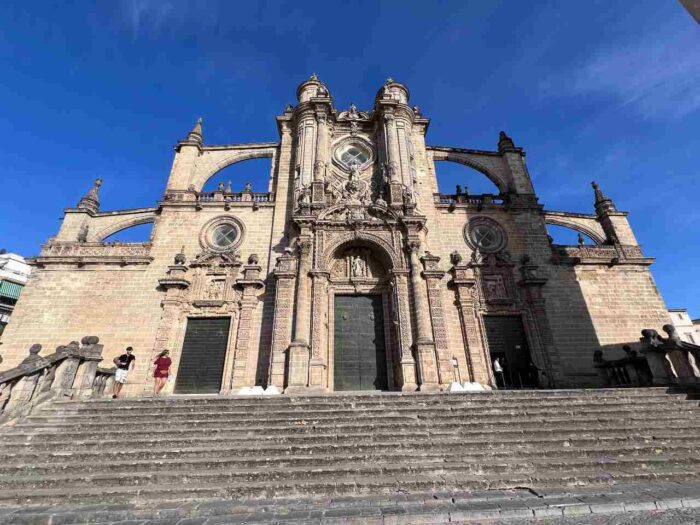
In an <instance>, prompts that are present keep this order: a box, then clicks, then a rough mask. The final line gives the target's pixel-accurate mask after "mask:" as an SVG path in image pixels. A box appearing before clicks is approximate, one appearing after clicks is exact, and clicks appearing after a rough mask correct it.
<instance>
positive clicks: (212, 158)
mask: <svg viewBox="0 0 700 525" xmlns="http://www.w3.org/2000/svg"><path fill="white" fill-rule="evenodd" d="M276 152H277V145H274V146H271V145H264V146H260V147H251V148H246V149H231V150H224V151H207V152H205V153H204V155H203V159H202V162H200V163H198V169H197V170H195V173H194V174H193V175H192V178H191V179H190V184H191V185H193V186H194V188H195V190H197V191H201V190H202V188H203V187H204V185H205V184H206V183H207V181H208V180H209V179H211V178H212V177H213V176H214V175H216V174H217V173H218V172H220V171H221V170H223V169H224V168H227V167H229V166H231V165H233V164H236V163H238V162H243V161H246V160H251V159H261V158H269V159H273V161H274V157H275V154H276ZM200 166H201V167H200Z"/></svg>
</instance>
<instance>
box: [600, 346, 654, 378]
mask: <svg viewBox="0 0 700 525" xmlns="http://www.w3.org/2000/svg"><path fill="white" fill-rule="evenodd" d="M622 349H623V350H624V352H625V357H623V358H621V359H614V360H610V361H608V360H606V359H604V358H603V351H602V350H596V351H595V352H593V366H594V367H595V368H596V369H597V370H598V373H599V374H600V380H601V383H602V384H603V386H604V387H624V386H629V387H639V386H650V385H651V384H652V374H651V370H650V369H649V364H648V363H647V360H646V358H644V357H640V356H639V355H637V352H636V351H634V350H632V349H631V348H630V347H629V346H627V345H625V346H623V347H622Z"/></svg>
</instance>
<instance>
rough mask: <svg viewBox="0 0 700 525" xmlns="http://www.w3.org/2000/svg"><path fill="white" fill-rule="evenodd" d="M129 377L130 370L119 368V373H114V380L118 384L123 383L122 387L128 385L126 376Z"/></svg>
mask: <svg viewBox="0 0 700 525" xmlns="http://www.w3.org/2000/svg"><path fill="white" fill-rule="evenodd" d="M128 375H129V371H128V370H123V369H121V368H117V371H116V372H115V373H114V380H115V381H116V382H117V383H121V384H122V385H123V384H124V383H126V376H128Z"/></svg>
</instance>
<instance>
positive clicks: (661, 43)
mask: <svg viewBox="0 0 700 525" xmlns="http://www.w3.org/2000/svg"><path fill="white" fill-rule="evenodd" d="M312 72H316V73H317V74H318V75H319V76H320V77H321V78H322V79H323V80H324V81H325V82H326V83H327V84H328V85H329V87H330V89H331V93H332V95H333V97H334V99H335V103H336V106H337V107H339V108H343V107H347V106H348V105H349V104H350V102H354V103H355V104H357V105H358V107H360V108H368V107H370V106H371V103H372V100H373V97H374V94H375V92H376V90H377V89H378V87H379V86H380V85H381V84H382V82H383V81H384V80H385V79H386V77H387V76H391V77H393V78H394V79H396V80H399V81H401V82H404V83H405V84H407V85H408V86H409V88H410V90H411V97H412V98H411V102H412V103H413V104H417V105H418V106H420V108H421V111H422V112H423V113H424V114H425V115H426V116H429V117H430V118H432V124H431V126H430V129H429V133H428V141H429V143H430V144H436V145H438V144H439V145H450V146H461V147H469V148H477V149H494V148H495V145H496V142H497V138H498V131H499V130H501V129H504V130H506V131H507V132H508V133H509V134H510V135H511V136H512V137H513V138H514V140H515V141H516V143H517V144H518V145H521V146H523V147H524V148H525V149H526V151H527V153H528V157H527V161H528V167H529V170H530V173H531V175H532V177H533V180H534V183H535V188H536V191H537V192H538V194H539V196H540V200H541V201H542V202H543V203H544V204H545V205H546V206H547V208H549V209H560V210H572V211H582V212H590V211H592V192H591V189H590V181H591V180H596V181H598V182H599V183H600V185H601V186H602V188H603V189H604V190H605V192H606V193H608V194H609V195H610V196H611V197H613V198H614V200H615V202H616V204H617V206H618V208H620V209H623V210H627V211H629V212H630V214H631V215H630V220H631V222H632V225H633V227H634V229H635V232H636V234H637V237H638V239H639V242H640V243H641V244H642V245H643V246H644V250H645V252H646V253H647V254H648V255H651V256H655V257H656V258H657V261H656V263H655V265H654V266H653V270H654V276H655V278H656V280H657V283H658V285H659V287H660V289H661V292H662V294H663V296H664V298H665V299H666V302H667V304H668V306H669V307H675V308H681V307H688V308H689V309H690V311H691V315H694V316H695V317H700V294H698V278H697V276H698V271H699V270H700V249H699V244H700V243H699V241H700V208H699V207H698V205H697V202H698V184H697V181H696V179H697V177H698V175H699V174H700V158H699V157H698V154H697V152H698V151H700V118H699V117H700V89H699V88H698V86H700V28H699V27H698V26H697V24H695V22H694V21H693V19H692V18H691V17H690V16H689V15H688V14H687V13H686V12H685V11H684V9H683V8H682V6H681V5H680V3H678V2H675V1H672V0H668V1H664V2H660V1H658V0H637V1H634V2H632V1H623V2H610V1H609V0H602V1H601V0H587V1H585V2H572V1H568V2H562V1H560V0H559V1H544V0H538V1H533V2H513V1H501V2H498V1H495V0H491V1H485V0H472V1H465V0H461V1H438V2H406V1H396V2H393V1H390V2H363V1H359V2H352V1H346V2H342V3H341V2H337V3H336V2H329V1H325V2H307V1H303V0H296V1H289V2H285V1H282V2H273V1H270V2H225V1H222V2H214V1H210V2H203V1H197V0H188V1H184V0H183V1H180V0H122V1H119V0H113V1H110V2H71V3H64V2H48V1H43V2H4V3H3V4H2V5H0V74H1V76H2V81H1V82H0V100H2V105H1V106H0V108H2V109H0V136H1V137H2V143H1V145H0V148H1V151H2V162H0V180H1V181H2V184H1V185H0V192H1V193H0V247H4V248H6V249H8V250H10V251H14V252H18V253H21V254H24V255H28V256H29V255H35V254H36V253H38V250H39V246H40V244H41V243H42V242H43V241H45V240H46V239H47V238H48V237H50V236H51V235H53V234H54V233H55V232H56V231H57V229H58V226H59V219H60V217H61V215H62V210H63V208H65V207H68V206H73V205H74V204H75V203H76V202H77V201H78V200H79V198H80V197H81V195H82V194H83V193H84V192H85V191H86V190H87V189H88V188H89V186H90V184H91V182H92V180H93V179H94V178H96V177H98V176H99V177H102V178H103V179H104V185H103V186H102V192H101V194H102V208H103V209H117V208H128V207H140V206H151V205H153V204H154V203H155V202H156V201H157V200H158V199H159V197H160V195H161V194H162V191H163V188H164V184H165V181H166V178H167V175H168V171H169V169H170V164H171V161H172V154H173V152H172V145H173V144H174V143H175V142H176V140H177V139H179V138H183V137H184V136H185V135H186V133H187V131H188V130H189V129H190V128H191V127H192V125H193V123H194V120H195V119H196V118H197V117H198V116H202V117H204V133H205V140H206V141H207V142H209V143H231V142H254V141H267V140H276V139H277V134H276V128H275V123H274V115H276V114H279V113H280V112H281V111H282V109H283V108H284V106H285V105H286V104H287V103H288V102H293V101H294V91H295V88H296V86H297V84H298V83H299V82H300V81H301V80H303V79H305V78H307V77H308V76H309V75H310V74H311V73H312ZM438 168H439V169H440V171H439V174H440V176H441V180H440V182H441V185H442V187H443V188H444V189H445V190H446V191H447V190H451V189H452V188H453V186H454V183H456V182H468V184H469V185H470V188H473V191H475V192H476V191H478V190H480V189H482V188H483V189H486V188H487V187H488V184H487V181H486V182H484V181H483V180H482V179H479V176H478V174H476V173H475V172H471V171H469V170H466V169H465V168H461V167H456V168H455V167H452V168H449V167H448V165H446V164H445V163H440V164H439V165H438ZM455 169H456V170H457V171H455ZM266 170H267V167H266V166H265V165H264V163H263V164H260V163H256V162H251V163H244V164H241V165H239V166H236V167H235V168H231V169H230V171H228V170H227V172H226V173H222V174H221V176H222V178H232V179H233V180H234V183H233V184H234V187H236V186H241V187H242V185H243V182H244V181H245V180H248V179H250V180H252V181H253V182H254V185H255V187H256V188H260V189H263V187H264V182H263V180H264V178H265V172H266Z"/></svg>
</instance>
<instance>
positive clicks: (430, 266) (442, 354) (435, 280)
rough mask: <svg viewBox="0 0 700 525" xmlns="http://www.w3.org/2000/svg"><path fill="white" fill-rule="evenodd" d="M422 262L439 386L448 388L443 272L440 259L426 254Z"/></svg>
mask: <svg viewBox="0 0 700 525" xmlns="http://www.w3.org/2000/svg"><path fill="white" fill-rule="evenodd" d="M421 261H422V262H423V276H424V277H425V280H426V284H427V287H428V304H429V306H430V320H431V323H432V325H433V341H435V352H436V354H437V364H438V367H437V370H438V379H439V382H440V385H445V386H448V385H449V384H450V383H451V382H452V380H453V370H452V359H451V356H450V355H449V350H448V347H447V326H446V324H445V311H444V309H443V306H442V289H441V286H440V285H441V282H442V278H443V277H444V276H445V272H444V271H441V270H439V269H438V263H439V262H440V257H436V256H434V255H430V254H429V253H428V252H426V255H425V256H424V257H421Z"/></svg>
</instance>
